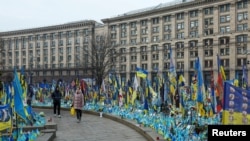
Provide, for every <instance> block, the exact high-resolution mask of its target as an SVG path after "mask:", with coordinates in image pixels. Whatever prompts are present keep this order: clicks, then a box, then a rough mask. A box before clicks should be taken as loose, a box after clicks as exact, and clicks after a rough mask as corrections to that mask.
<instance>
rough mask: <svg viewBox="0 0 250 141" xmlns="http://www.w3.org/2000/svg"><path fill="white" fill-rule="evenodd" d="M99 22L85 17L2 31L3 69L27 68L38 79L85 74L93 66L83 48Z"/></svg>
mask: <svg viewBox="0 0 250 141" xmlns="http://www.w3.org/2000/svg"><path fill="white" fill-rule="evenodd" d="M99 25H100V24H99V23H97V22H96V21H92V20H83V21H77V22H71V23H66V24H62V25H55V26H48V27H40V28H34V29H24V30H18V31H10V32H2V33H0V39H1V57H0V58H1V67H0V71H3V72H6V71H7V72H10V71H13V68H14V67H16V69H17V70H20V69H21V67H24V68H25V70H26V72H27V74H28V75H30V74H33V76H35V77H33V79H34V81H35V82H41V81H43V80H44V79H45V80H52V79H55V80H56V79H60V78H61V79H64V80H72V79H73V76H74V78H75V77H78V76H79V77H86V76H87V75H88V73H89V72H88V71H87V70H90V69H91V68H90V65H89V64H87V63H86V62H85V60H86V58H84V57H85V53H84V50H88V48H90V45H89V40H91V38H92V37H93V34H94V31H95V28H96V27H98V26H99Z"/></svg>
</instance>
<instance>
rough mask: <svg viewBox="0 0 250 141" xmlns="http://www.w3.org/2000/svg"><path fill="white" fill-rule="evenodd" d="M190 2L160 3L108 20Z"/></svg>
mask: <svg viewBox="0 0 250 141" xmlns="http://www.w3.org/2000/svg"><path fill="white" fill-rule="evenodd" d="M192 1H195V0H173V1H171V2H167V3H160V4H158V5H156V6H151V7H147V8H142V9H137V10H133V11H129V12H126V13H124V14H119V15H116V16H113V17H111V18H109V19H113V18H114V19H115V18H119V17H124V16H130V15H134V14H138V13H143V12H149V11H153V10H158V9H162V8H167V7H171V6H174V5H178V4H183V3H187V2H192ZM103 20H104V21H105V20H106V19H103Z"/></svg>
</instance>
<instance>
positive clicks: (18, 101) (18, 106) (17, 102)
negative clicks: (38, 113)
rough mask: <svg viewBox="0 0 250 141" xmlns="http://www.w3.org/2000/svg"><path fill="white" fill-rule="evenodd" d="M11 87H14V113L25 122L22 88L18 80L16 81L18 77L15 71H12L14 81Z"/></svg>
mask: <svg viewBox="0 0 250 141" xmlns="http://www.w3.org/2000/svg"><path fill="white" fill-rule="evenodd" d="M12 83H13V87H14V109H15V112H16V113H17V114H18V115H19V116H20V117H21V118H22V119H24V120H26V119H27V118H26V114H25V111H24V106H23V101H22V97H21V95H22V93H23V92H22V87H21V83H20V80H19V79H18V75H17V72H16V69H15V70H14V80H13V82H12Z"/></svg>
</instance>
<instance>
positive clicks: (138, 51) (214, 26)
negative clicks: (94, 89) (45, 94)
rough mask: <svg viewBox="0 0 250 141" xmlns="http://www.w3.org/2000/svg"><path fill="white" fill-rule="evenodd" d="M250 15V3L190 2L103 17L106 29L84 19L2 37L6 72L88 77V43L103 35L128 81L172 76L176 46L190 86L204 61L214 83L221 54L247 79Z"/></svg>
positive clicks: (229, 72) (230, 69) (229, 69)
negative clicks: (140, 71) (138, 74)
mask: <svg viewBox="0 0 250 141" xmlns="http://www.w3.org/2000/svg"><path fill="white" fill-rule="evenodd" d="M248 15H250V0H187V1H184V2H178V3H176V2H171V3H164V4H159V5H157V6H152V7H149V8H145V9H140V10H135V11H131V12H127V13H125V14H122V15H118V16H116V17H112V18H106V19H102V22H103V25H101V26H96V25H97V23H96V22H95V21H83V22H75V23H69V24H65V25H57V26H51V27H42V28H36V29H27V30H20V31H11V32H4V33H0V39H1V42H2V45H1V48H2V51H1V52H2V55H1V57H0V58H1V60H2V62H4V63H3V64H2V67H1V69H2V70H8V69H11V68H13V66H19V67H20V66H25V68H28V69H29V70H31V72H34V75H35V76H43V77H41V78H46V79H49V78H51V77H63V78H68V77H70V76H76V75H80V76H81V77H86V76H85V75H86V74H89V72H88V71H87V70H88V64H87V63H86V62H85V61H84V60H86V59H84V56H85V55H84V48H87V47H91V46H89V43H88V40H89V39H90V38H92V37H95V36H97V34H96V33H95V31H97V32H100V31H101V32H105V33H106V34H108V35H109V36H110V37H111V44H112V45H114V46H117V50H118V51H119V52H122V53H123V55H121V56H120V57H119V58H116V59H117V60H116V62H117V64H116V68H115V72H116V74H120V76H121V79H122V81H124V82H126V81H127V80H128V79H130V80H132V79H133V77H134V74H135V69H136V66H139V67H141V68H144V69H146V70H148V72H149V78H150V79H154V77H155V76H156V75H157V73H162V74H165V75H166V74H167V72H168V70H169V66H170V48H171V50H172V58H173V60H174V65H175V67H176V71H177V73H183V74H184V77H185V78H186V81H187V84H189V83H190V81H191V78H192V76H193V75H194V74H195V70H194V66H195V59H196V58H197V57H199V58H200V60H201V63H202V70H203V75H204V80H205V84H206V85H209V84H210V79H211V72H212V71H213V72H214V73H213V74H214V76H217V70H218V62H217V55H219V57H220V64H221V65H222V66H224V70H225V74H226V77H227V79H233V78H235V77H236V75H238V78H241V76H242V66H243V65H247V64H248V60H250V56H249V55H248V54H249V52H250V43H249V42H250V37H249V35H250V25H249V24H250V18H249V16H248ZM77 54H79V56H77ZM81 55H82V56H81ZM78 57H79V58H80V59H78ZM84 64H85V65H84ZM247 69H249V66H248V65H247Z"/></svg>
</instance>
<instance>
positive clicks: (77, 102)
mask: <svg viewBox="0 0 250 141" xmlns="http://www.w3.org/2000/svg"><path fill="white" fill-rule="evenodd" d="M83 105H84V97H83V93H82V91H81V89H80V88H77V90H76V92H75V94H74V97H73V106H74V108H75V110H76V118H77V122H78V123H79V122H80V121H81V118H82V108H83Z"/></svg>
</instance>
